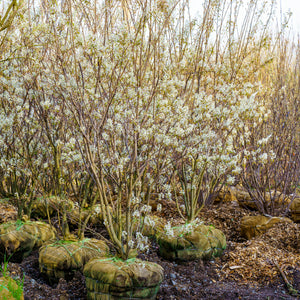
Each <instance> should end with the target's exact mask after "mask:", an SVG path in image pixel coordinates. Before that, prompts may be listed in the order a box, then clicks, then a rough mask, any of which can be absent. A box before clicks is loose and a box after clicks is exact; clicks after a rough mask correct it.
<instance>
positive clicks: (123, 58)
mask: <svg viewBox="0 0 300 300" xmlns="http://www.w3.org/2000/svg"><path fill="white" fill-rule="evenodd" d="M233 2H234V1H222V3H223V5H224V7H225V8H226V7H229V8H230V7H231V8H233V6H232V5H233ZM254 2H255V1H254ZM14 3H15V2H14ZM251 3H252V2H251ZM264 3H265V2H264ZM94 4H95V5H94ZM94 4H92V3H90V2H88V1H84V2H82V1H73V2H70V1H65V2H63V3H56V2H52V3H50V2H49V3H44V5H38V6H37V7H32V6H30V5H28V6H26V7H25V6H24V7H23V8H22V14H20V15H19V16H17V15H15V19H14V22H10V23H9V24H11V27H10V28H9V30H10V33H9V35H7V36H5V39H3V40H2V44H1V45H2V46H1V47H2V48H1V50H2V49H3V51H2V52H1V54H0V55H1V66H0V75H1V76H0V99H1V106H0V132H1V137H0V153H1V158H0V172H1V173H0V176H1V180H0V181H1V182H0V192H1V195H2V196H5V197H15V199H16V201H17V202H18V203H19V206H20V209H19V217H21V214H22V212H23V210H24V212H25V213H28V214H30V204H29V205H27V204H28V203H30V202H31V201H32V199H34V197H35V196H36V195H37V194H43V195H57V196H61V197H68V196H70V195H71V194H72V195H74V196H75V197H76V200H77V202H78V204H79V209H80V211H81V210H83V208H84V207H85V206H86V205H87V204H89V205H91V206H94V205H95V204H96V203H99V204H100V208H101V213H102V215H103V219H104V224H105V226H106V228H107V230H108V233H109V236H110V238H111V240H112V242H113V243H114V245H115V246H116V249H117V251H118V254H119V255H120V256H121V257H122V258H123V259H127V258H128V257H130V256H132V255H134V253H135V252H136V249H139V250H146V248H147V239H146V238H145V237H143V235H142V234H141V232H142V228H143V226H144V224H146V225H149V224H150V223H152V220H151V219H150V218H148V217H147V215H148V214H150V213H151V210H150V208H151V207H150V206H149V203H150V199H151V200H152V199H153V197H154V194H155V193H154V192H157V191H158V192H159V196H158V198H159V199H161V198H162V197H164V198H168V199H171V198H172V197H174V199H175V201H176V203H177V207H178V210H179V212H180V214H181V216H182V217H183V218H184V219H186V220H187V221H188V222H189V223H193V221H194V220H195V218H196V217H197V215H198V212H199V211H200V210H201V209H202V207H203V206H204V205H207V204H209V203H211V202H212V201H213V198H214V195H215V193H216V192H217V191H218V189H219V188H220V187H221V186H222V185H223V184H229V185H231V184H235V183H236V182H237V181H238V179H239V177H238V175H239V174H240V173H241V171H242V170H243V172H244V170H245V169H244V167H245V165H247V164H248V165H249V158H251V157H256V159H257V160H258V161H259V165H260V166H264V165H266V164H268V163H269V162H270V160H276V159H277V157H278V154H280V153H278V152H277V153H275V151H274V155H273V153H272V152H271V150H272V149H269V148H268V149H267V148H266V142H267V137H268V136H269V134H270V132H267V131H261V132H260V134H258V132H259V129H260V128H262V127H263V126H264V124H267V122H271V119H270V116H272V111H271V110H270V106H269V105H268V103H267V101H265V98H266V97H268V96H269V95H271V96H272V95H273V94H272V93H269V91H268V89H267V88H266V87H265V86H264V82H260V78H261V76H262V74H263V69H264V68H266V66H269V64H272V59H271V58H272V55H273V53H272V51H271V50H270V48H269V46H270V45H269V44H268V39H269V36H268V35H267V33H266V32H265V31H262V32H263V33H261V34H260V32H259V22H258V20H259V19H260V18H261V15H262V14H263V12H264V10H262V9H261V10H259V11H258V14H257V15H255V13H256V12H257V11H256V8H255V6H252V5H253V3H252V4H249V5H250V6H249V9H250V10H249V12H250V13H251V14H253V16H256V17H255V18H254V19H253V18H252V21H251V22H252V23H247V22H246V25H247V26H248V27H247V28H244V30H245V31H244V33H245V32H247V35H246V36H245V38H241V37H240V36H239V35H238V31H237V29H236V27H235V25H234V21H236V22H237V20H232V19H231V18H235V16H236V13H233V14H232V15H229V16H224V20H223V21H224V22H225V23H226V22H227V25H228V26H219V23H218V22H219V21H220V4H221V1H209V2H205V4H204V7H203V10H204V12H206V14H204V15H205V16H206V17H205V18H204V17H203V18H202V19H200V20H198V19H195V20H193V19H189V16H188V5H187V3H186V1H168V2H166V1H158V0H153V1H149V2H145V3H144V2H141V1H131V3H129V4H128V3H127V4H126V3H125V2H123V1H122V2H121V3H120V2H119V1H108V2H106V1H104V2H103V1H99V2H97V1H95V3H94ZM262 8H264V7H262ZM11 9H12V8H11ZM225 11H228V12H229V11H231V10H230V9H224V12H225ZM1 20H2V21H3V19H1ZM7 20H8V19H7ZM253 20H256V21H257V22H256V21H253ZM2 21H1V22H2ZM4 23H5V24H8V23H7V22H6V21H3V22H2V23H0V24H2V25H3V24H4ZM2 25H1V26H2ZM264 25H266V24H264ZM248 29H249V30H248ZM5 30H7V29H5ZM5 30H3V32H4V31H5ZM1 34H2V33H1ZM228 36H229V38H228V40H226V38H225V40H224V37H228ZM1 38H2V36H1ZM235 38H236V40H235ZM214 39H216V40H215V42H214ZM264 93H265V94H264ZM266 95H267V96H266ZM291 106H293V103H291ZM273 112H274V111H273ZM254 144H255V147H254ZM293 149H294V148H293ZM275 155H276V156H275ZM247 160H248V161H247ZM248 170H251V169H249V168H248ZM243 174H244V175H245V172H244V173H243ZM25 208H26V209H25ZM27 208H28V209H27ZM158 209H161V207H160V206H158ZM27 210H28V211H27ZM89 217H90V216H88V217H87V218H86V219H85V220H84V221H83V222H82V223H80V228H79V232H78V235H79V237H80V238H83V236H84V230H85V226H86V224H87V222H88V219H89ZM79 220H81V218H79ZM80 222H81V221H80ZM167 231H169V232H170V234H171V233H172V230H171V228H169V227H167ZM63 233H64V235H65V236H67V235H68V234H69V233H68V226H67V218H66V212H65V211H64V214H63Z"/></svg>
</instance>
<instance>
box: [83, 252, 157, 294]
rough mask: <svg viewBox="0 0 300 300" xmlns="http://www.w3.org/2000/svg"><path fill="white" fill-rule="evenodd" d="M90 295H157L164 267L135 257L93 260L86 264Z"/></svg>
mask: <svg viewBox="0 0 300 300" xmlns="http://www.w3.org/2000/svg"><path fill="white" fill-rule="evenodd" d="M83 274H84V276H85V278H86V287H87V291H88V299H97V300H102V299H110V300H113V299H155V297H156V294H157V292H158V290H159V286H160V284H161V282H162V280H163V268H162V267H161V266H160V265H158V264H155V263H152V262H147V261H142V260H140V259H137V258H134V259H129V260H127V261H123V260H120V259H117V258H109V259H99V258H95V259H92V260H90V261H89V262H88V263H87V264H86V265H85V267H84V270H83Z"/></svg>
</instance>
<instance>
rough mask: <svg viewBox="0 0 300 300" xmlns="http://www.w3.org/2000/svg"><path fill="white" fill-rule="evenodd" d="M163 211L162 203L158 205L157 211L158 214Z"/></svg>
mask: <svg viewBox="0 0 300 300" xmlns="http://www.w3.org/2000/svg"><path fill="white" fill-rule="evenodd" d="M161 209H162V206H161V204H160V203H158V204H157V208H156V210H157V211H158V212H161Z"/></svg>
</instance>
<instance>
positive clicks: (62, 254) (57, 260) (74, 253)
mask: <svg viewBox="0 0 300 300" xmlns="http://www.w3.org/2000/svg"><path fill="white" fill-rule="evenodd" d="M108 255H109V247H108V246H107V245H106V243H105V242H104V241H100V240H96V239H84V240H81V241H56V242H54V243H51V244H47V245H44V246H43V247H42V248H41V249H40V253H39V266H40V272H41V273H42V274H45V275H46V276H47V277H48V278H49V280H50V281H57V280H58V279H59V278H65V279H69V278H71V277H72V276H73V275H74V272H75V271H77V270H82V269H83V266H84V265H85V264H86V263H87V262H88V261H89V260H90V259H91V258H94V257H107V256H108Z"/></svg>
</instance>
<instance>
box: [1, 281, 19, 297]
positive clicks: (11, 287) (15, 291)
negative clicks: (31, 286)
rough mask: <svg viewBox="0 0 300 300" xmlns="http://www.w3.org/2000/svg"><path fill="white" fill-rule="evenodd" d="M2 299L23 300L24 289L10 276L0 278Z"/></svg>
mask: <svg viewBox="0 0 300 300" xmlns="http://www.w3.org/2000/svg"><path fill="white" fill-rule="evenodd" d="M0 299H1V300H23V299H24V296H23V289H22V287H21V286H19V285H18V284H17V282H16V281H15V280H14V279H13V278H11V277H9V276H5V277H0Z"/></svg>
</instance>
